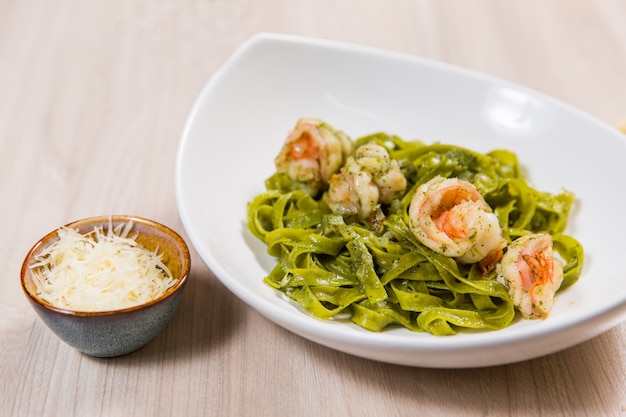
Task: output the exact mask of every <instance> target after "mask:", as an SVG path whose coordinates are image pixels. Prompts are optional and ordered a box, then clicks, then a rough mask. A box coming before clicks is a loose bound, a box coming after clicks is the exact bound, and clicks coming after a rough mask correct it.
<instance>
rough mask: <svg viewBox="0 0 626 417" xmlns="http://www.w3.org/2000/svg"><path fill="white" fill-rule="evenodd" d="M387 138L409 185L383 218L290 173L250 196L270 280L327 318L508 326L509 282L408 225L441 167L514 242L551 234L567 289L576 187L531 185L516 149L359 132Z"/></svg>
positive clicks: (437, 328)
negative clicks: (483, 150)
mask: <svg viewBox="0 0 626 417" xmlns="http://www.w3.org/2000/svg"><path fill="white" fill-rule="evenodd" d="M369 142H376V143H379V144H381V145H383V146H384V147H385V148H386V149H387V150H388V151H389V154H390V156H391V158H392V159H395V160H396V161H398V164H399V166H400V169H401V170H402V172H403V173H404V175H405V177H406V178H407V181H408V187H407V192H406V193H405V194H404V196H402V197H401V198H399V199H395V200H394V201H392V202H391V203H390V204H386V205H384V206H383V207H382V212H383V214H384V218H383V219H382V220H380V221H377V222H371V221H370V220H361V221H357V220H351V219H349V218H344V217H342V216H341V215H338V214H333V213H332V212H331V211H330V210H329V208H328V206H327V205H326V204H325V202H324V200H323V199H322V198H321V196H320V195H316V196H313V195H310V194H309V193H307V191H306V190H303V189H302V187H301V186H299V184H297V183H295V182H294V181H292V180H290V179H289V178H288V177H287V176H286V175H285V174H281V173H276V174H274V175H273V176H272V177H270V178H269V179H268V180H267V181H266V191H265V192H263V193H262V194H260V195H258V196H257V197H256V198H254V199H253V201H251V202H250V203H249V207H248V227H249V229H250V231H251V232H252V233H253V234H254V236H256V237H257V238H259V239H260V240H262V241H263V242H265V243H266V244H267V248H268V253H269V254H270V255H271V256H274V257H276V258H277V263H276V266H275V268H274V269H273V270H272V271H271V273H270V274H269V275H268V276H267V277H265V279H264V281H265V283H267V284H268V285H270V286H271V287H273V288H275V289H276V290H278V291H282V292H283V293H284V294H285V295H287V296H288V297H289V298H291V299H292V300H294V301H296V302H297V303H299V304H300V305H301V306H302V307H303V308H304V309H305V310H306V311H308V312H309V313H310V314H312V315H313V316H315V317H318V318H321V319H332V318H340V317H341V318H344V317H349V318H350V320H352V321H353V322H354V323H356V324H358V325H359V326H362V327H364V328H366V329H369V330H372V331H382V330H383V329H385V328H386V327H387V326H390V325H399V326H404V327H406V328H407V329H409V330H412V331H420V332H421V331H424V332H430V333H432V334H434V335H451V334H455V333H456V332H457V331H458V330H459V329H462V328H467V329H494V330H495V329H502V328H504V327H506V326H508V325H509V324H510V323H511V322H512V320H513V319H514V317H515V308H514V306H513V304H512V302H511V300H510V298H509V295H508V292H507V289H506V288H505V286H504V285H502V284H501V283H499V282H498V281H497V280H496V279H495V273H494V272H490V273H489V274H487V275H485V274H484V273H483V271H482V270H481V269H480V268H479V266H478V264H470V265H467V264H462V263H459V262H457V261H455V260H454V259H453V258H450V257H446V256H443V255H440V254H437V253H435V252H433V251H432V250H430V249H428V248H427V247H425V246H424V245H423V244H421V243H420V242H419V241H418V240H417V239H416V238H415V236H414V235H413V233H412V232H411V231H410V230H409V227H408V226H407V224H408V220H407V216H408V214H407V211H408V205H409V203H410V201H411V198H412V196H413V194H414V193H415V190H416V188H417V187H418V186H419V185H421V184H423V183H425V182H427V181H428V180H430V179H432V178H434V177H436V176H443V177H448V178H449V177H457V178H460V179H463V180H467V181H469V182H471V183H472V184H474V186H476V188H477V189H478V191H479V192H480V193H481V194H482V195H483V196H484V198H485V201H486V202H487V203H488V204H489V205H490V207H491V208H492V209H493V210H494V213H495V214H496V216H497V218H498V221H499V223H500V225H501V227H502V230H503V236H504V238H505V239H507V240H508V241H509V242H510V241H511V240H513V239H514V238H516V237H518V236H522V235H524V234H528V233H538V232H545V233H549V234H551V235H552V236H553V240H554V250H555V252H556V253H557V254H558V255H559V256H560V257H561V259H562V260H563V264H564V268H563V269H564V280H563V283H562V285H561V289H562V288H565V287H567V286H570V285H571V284H573V283H574V282H575V281H576V280H577V279H578V277H579V275H580V273H581V269H582V262H583V249H582V246H581V245H580V243H579V242H578V241H577V240H575V239H574V238H572V237H571V236H567V235H564V234H563V232H564V230H565V227H566V224H567V219H568V215H569V212H570V209H571V206H572V203H573V201H574V196H573V194H572V193H570V192H567V191H563V192H561V193H559V194H549V193H544V192H540V191H537V190H535V189H534V188H532V187H531V186H530V185H529V183H528V181H527V180H526V178H525V177H524V175H523V173H522V170H521V168H520V165H519V163H518V160H517V157H516V155H515V154H513V153H511V152H509V151H505V150H497V151H493V152H490V153H487V154H480V153H476V152H473V151H471V150H468V149H464V148H460V147H458V146H452V145H443V144H433V145H426V144H424V143H422V142H419V141H415V142H408V141H404V140H402V139H401V138H399V137H397V136H391V135H387V134H382V133H380V134H375V135H371V136H367V137H363V138H361V139H358V140H356V141H355V145H356V146H359V145H362V144H365V143H369Z"/></svg>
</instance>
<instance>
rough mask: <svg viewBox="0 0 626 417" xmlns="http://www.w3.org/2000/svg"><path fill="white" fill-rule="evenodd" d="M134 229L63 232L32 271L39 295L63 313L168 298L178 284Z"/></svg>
mask: <svg viewBox="0 0 626 417" xmlns="http://www.w3.org/2000/svg"><path fill="white" fill-rule="evenodd" d="M132 228H133V222H132V221H129V222H127V223H121V224H119V225H117V226H116V227H115V228H114V227H112V225H111V224H110V225H109V228H108V229H107V230H106V232H105V231H104V229H103V228H102V227H94V229H93V230H92V231H91V232H89V233H86V234H81V233H79V232H78V231H77V230H75V229H72V228H67V227H62V228H60V229H59V230H58V231H57V235H58V239H57V240H56V241H54V242H53V243H52V244H50V245H49V246H48V247H46V248H44V249H43V250H42V251H41V252H40V253H38V254H37V255H36V257H35V263H33V264H32V265H31V266H30V268H31V271H32V273H33V281H34V283H35V287H36V291H37V295H38V296H39V297H40V298H41V299H43V300H45V301H46V302H48V303H49V304H51V305H53V306H55V307H58V308H61V309H66V310H72V311H83V312H95V311H110V310H119V309H124V308H129V307H134V306H137V305H141V304H144V303H146V302H149V301H151V300H154V299H156V298H158V297H160V296H161V295H163V294H165V293H166V292H167V290H168V289H170V288H172V287H173V286H174V285H175V284H176V282H177V279H176V278H174V277H173V275H172V272H170V270H169V269H168V267H167V266H166V265H165V264H164V263H163V261H162V259H161V258H162V255H160V254H159V253H158V249H156V250H154V251H149V250H147V249H146V248H144V247H143V246H142V245H140V244H139V243H137V241H136V237H137V236H136V234H135V235H132V234H131V230H132Z"/></svg>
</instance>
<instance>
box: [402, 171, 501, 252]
mask: <svg viewBox="0 0 626 417" xmlns="http://www.w3.org/2000/svg"><path fill="white" fill-rule="evenodd" d="M409 227H410V229H411V231H412V232H413V234H414V235H415V236H416V237H417V238H418V239H419V241H420V242H422V243H423V244H424V245H426V246H427V247H429V248H430V249H432V250H433V251H435V252H437V253H439V254H442V255H446V256H449V257H452V258H455V259H457V260H458V261H460V262H463V263H474V262H479V261H481V260H483V259H489V262H488V263H489V264H494V263H495V262H494V259H493V258H494V256H495V257H496V258H497V259H499V255H498V254H499V253H500V251H501V250H502V249H503V248H504V247H505V246H506V240H505V239H504V238H503V237H502V229H501V228H500V224H499V223H498V218H497V217H496V215H495V214H494V213H493V212H492V210H491V207H489V205H488V204H487V203H486V202H485V200H484V198H483V197H482V195H481V194H480V193H479V192H478V190H477V189H476V187H474V185H472V184H471V183H469V182H467V181H463V180H460V179H458V178H443V177H441V176H437V177H435V178H433V179H432V180H430V181H428V182H427V183H425V184H422V185H421V186H420V187H419V188H418V189H417V191H416V193H415V195H414V196H413V199H412V200H411V204H410V206H409Z"/></svg>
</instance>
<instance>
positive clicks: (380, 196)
mask: <svg viewBox="0 0 626 417" xmlns="http://www.w3.org/2000/svg"><path fill="white" fill-rule="evenodd" d="M405 190H406V178H405V177H404V174H403V173H402V171H400V166H399V165H398V162H397V161H396V160H394V159H391V157H390V156H389V153H388V152H387V150H386V149H385V148H384V147H383V146H381V145H379V144H377V143H373V142H372V143H368V144H365V145H362V146H359V147H358V148H357V149H356V151H355V152H354V155H353V156H351V157H349V158H348V160H347V161H346V165H345V166H344V167H343V168H342V169H341V171H340V172H339V173H338V174H335V175H333V176H332V177H331V179H330V181H329V189H328V193H327V194H326V196H325V199H326V203H327V204H328V206H329V207H330V209H331V210H332V211H333V212H334V213H338V214H342V215H354V216H357V217H358V218H360V219H365V218H367V217H369V216H370V215H371V214H372V213H373V212H374V211H375V210H376V208H377V207H378V206H379V204H380V203H382V204H389V203H391V202H392V201H393V200H394V199H396V198H399V197H401V196H402V195H403V194H404V192H405Z"/></svg>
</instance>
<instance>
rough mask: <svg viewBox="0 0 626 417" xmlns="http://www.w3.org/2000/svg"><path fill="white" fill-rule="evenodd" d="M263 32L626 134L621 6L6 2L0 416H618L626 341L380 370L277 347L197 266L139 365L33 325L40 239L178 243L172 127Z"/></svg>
mask: <svg viewBox="0 0 626 417" xmlns="http://www.w3.org/2000/svg"><path fill="white" fill-rule="evenodd" d="M261 31H269V32H280V33H289V34H297V35H306V36H314V37H320V38H325V39H332V40H339V41H346V42H351V43H356V44H364V45H369V46H374V47H378V48H384V49H388V50H394V51H401V52H405V53H409V54H413V55H418V56H423V57H428V58H433V59H437V60H440V61H444V62H448V63H452V64H455V65H460V66H464V67H468V68H472V69H475V70H479V71H482V72H485V73H488V74H491V75H495V76H499V77H502V78H506V79H509V80H511V81H514V82H517V83H521V84H524V85H526V86H528V87H531V88H534V89H536V90H539V91H542V92H544V93H547V94H549V95H552V96H555V97H557V98H559V99H561V100H563V101H565V102H567V103H569V104H571V105H573V106H576V107H579V108H581V109H582V110H584V111H586V112H588V113H590V114H591V115H593V116H595V117H597V118H599V119H601V120H603V121H605V122H607V123H609V124H614V125H615V124H617V123H620V122H621V121H622V120H623V117H624V116H626V2H624V1H621V0H598V1H593V2H592V1H582V0H575V1H572V0H570V1H565V0H562V1H558V0H548V1H544V0H523V1H521V0H520V1H507V2H504V1H501V2H496V1H487V0H484V1H483V0H467V1H452V0H437V1H434V0H433V1H425V0H412V1H409V0H390V1H388V0H302V1H294V0H264V1H255V0H178V1H174V0H160V1H155V0H143V1H134V0H90V1H79V0H74V1H70V0H56V1H44V0H21V1H18V0H1V1H0V150H1V155H2V164H1V165H0V173H1V176H0V181H1V182H0V184H1V185H0V191H1V196H2V205H0V219H1V221H2V233H1V237H0V249H1V250H0V264H2V265H3V266H4V273H3V274H2V279H1V280H0V415H3V416H127V417H128V416H173V415H175V416H195V415H204V416H209V415H229V416H257V417H261V416H292V415H298V416H351V415H354V416H366V415H372V416H374V415H376V416H414V415H427V416H436V415H446V416H453V415H464V416H473V415H493V416H496V415H497V416H501V415H515V416H518V415H519V416H548V415H549V416H557V415H562V416H566V415H567V416H573V415H576V416H599V415H606V416H626V372H625V370H626V366H625V362H626V347H625V346H626V334H625V330H626V325H625V324H622V325H621V326H619V327H617V328H614V329H613V330H611V331H608V332H606V333H604V334H602V335H600V336H599V337H596V338H594V339H592V340H590V341H588V342H586V343H583V344H581V345H579V346H576V347H573V348H571V349H568V350H566V351H563V352H560V353H556V354H553V355H550V356H547V357H543V358H539V359H536V360H531V361H527V362H523V363H518V364H513V365H508V366H498V367H492V368H485V369H465V370H436V369H420V368H409V367H400V366H392V365H387V364H383V363H377V362H372V361H368V360H364V359H360V358H356V357H352V356H349V355H346V354H343V353H339V352H335V351H333V350H330V349H327V348H325V347H322V346H319V345H317V344H314V343H311V342H309V341H307V340H304V339H302V338H300V337H297V336H295V335H293V334H291V333H289V332H287V331H285V330H283V329H281V328H279V327H278V326H276V325H274V324H273V323H271V322H269V321H268V320H266V319H265V318H263V317H262V316H260V315H259V314H258V313H256V312H255V311H253V310H252V309H251V308H249V307H247V306H246V305H245V304H244V303H243V302H241V301H240V300H239V299H237V298H236V297H235V296H233V295H232V294H231V293H229V291H228V290H226V289H225V287H223V286H222V285H221V284H220V282H219V281H218V280H217V279H216V278H215V277H214V276H213V274H212V273H211V271H210V270H209V269H208V268H207V267H206V266H204V264H203V263H202V262H201V261H200V259H199V257H198V256H197V254H196V253H195V252H194V253H193V262H194V265H193V269H192V274H191V281H190V283H189V288H188V290H187V291H186V293H185V296H184V298H183V302H182V304H181V306H180V309H179V310H178V311H177V313H176V315H175V316H174V318H173V320H172V321H171V322H170V324H169V325H168V326H167V327H166V329H165V330H164V331H163V332H162V333H161V334H160V335H159V336H158V337H157V338H156V339H155V340H154V341H153V342H152V343H150V344H149V345H148V346H146V347H145V348H144V349H142V350H140V351H137V352H135V353H133V354H130V355H127V356H124V357H120V358H115V359H107V360H103V359H93V358H90V357H88V356H84V355H81V354H80V353H78V352H77V351H75V350H74V349H72V348H70V347H68V346H67V345H65V344H63V343H62V342H60V341H59V339H58V338H57V337H56V336H54V335H53V334H52V333H51V332H50V331H49V330H48V329H47V328H46V327H45V326H44V325H43V323H42V322H41V321H40V320H39V319H38V318H37V317H36V316H35V314H34V312H33V310H32V309H31V308H30V307H29V305H28V304H27V302H26V299H25V297H24V295H23V294H22V292H21V289H20V286H19V280H18V275H19V268H20V265H21V261H22V259H23V257H24V255H25V254H26V252H27V250H28V249H29V248H30V246H31V245H32V244H33V243H34V242H35V241H36V240H37V239H38V238H39V237H41V236H42V235H43V234H45V233H47V232H48V231H50V230H53V229H54V228H56V227H57V226H59V225H61V224H64V223H67V222H69V221H72V220H76V219H79V218H83V217H90V216H94V215H100V214H110V213H128V214H136V215H140V216H144V217H149V218H152V219H154V220H157V221H160V222H162V223H164V224H166V225H169V226H171V227H172V228H174V229H176V230H178V231H179V232H180V233H181V234H183V236H185V231H184V229H183V227H182V224H181V221H180V219H179V217H178V213H177V208H176V204H175V198H174V163H175V152H176V149H177V145H178V140H179V137H180V133H181V130H182V128H183V124H184V122H185V119H186V116H187V114H188V112H189V110H190V107H191V105H192V103H193V101H194V99H195V98H196V96H197V94H198V93H199V91H200V89H201V88H202V86H203V85H204V83H205V82H206V81H207V80H208V79H209V77H210V76H211V75H212V74H213V73H214V72H215V71H216V70H217V69H218V68H219V66H220V65H221V64H222V63H223V62H224V61H225V60H226V59H227V58H228V57H229V55H230V54H231V53H232V52H233V51H234V50H235V49H236V48H237V46H238V45H239V44H240V43H241V42H242V41H244V40H246V39H247V38H248V37H249V36H251V35H253V34H255V33H257V32H261ZM621 182H623V179H616V186H617V187H621V186H622V185H623V184H620V183H621ZM620 189H621V188H620ZM619 221H623V219H619Z"/></svg>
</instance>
